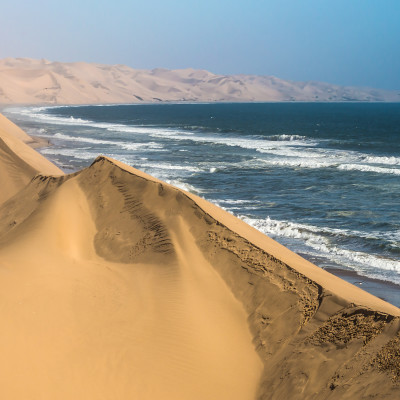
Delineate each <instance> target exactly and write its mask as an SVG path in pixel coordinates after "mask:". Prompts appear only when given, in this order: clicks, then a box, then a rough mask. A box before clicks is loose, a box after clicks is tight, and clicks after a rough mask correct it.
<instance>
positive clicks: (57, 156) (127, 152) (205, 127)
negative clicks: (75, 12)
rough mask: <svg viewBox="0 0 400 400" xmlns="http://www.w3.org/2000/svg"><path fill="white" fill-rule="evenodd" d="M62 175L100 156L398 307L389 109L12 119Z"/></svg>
mask: <svg viewBox="0 0 400 400" xmlns="http://www.w3.org/2000/svg"><path fill="white" fill-rule="evenodd" d="M3 113H4V114H5V115H6V116H7V117H9V118H10V119H11V120H12V121H14V122H15V123H17V124H18V125H19V126H20V127H21V128H23V129H24V130H25V131H26V132H27V133H28V134H30V135H33V136H40V137H43V138H46V139H47V140H49V141H50V143H51V146H49V147H44V148H41V149H40V150H39V151H40V152H41V153H42V154H43V155H44V156H45V157H47V158H48V159H50V160H52V161H53V162H54V163H55V164H57V165H58V166H59V167H60V168H61V169H63V170H64V171H65V172H73V171H76V170H78V169H81V168H83V167H86V166H88V165H90V163H91V162H92V161H93V160H94V159H95V158H96V157H97V155H99V154H104V155H108V156H110V157H113V158H116V159H118V160H120V161H123V162H125V163H127V164H129V165H132V166H134V167H135V168H138V169H140V170H142V171H144V172H147V173H149V174H151V175H153V176H155V177H157V178H159V179H162V180H164V181H166V182H168V183H171V184H172V185H175V186H177V187H180V188H182V189H185V190H187V191H190V192H192V193H195V194H197V195H199V196H201V197H204V198H205V199H207V200H209V201H211V202H212V203H214V204H216V205H218V206H220V207H222V208H224V209H225V210H227V211H229V212H230V213H232V214H234V215H236V216H237V217H239V218H241V219H243V220H244V221H245V222H247V223H248V224H250V225H252V226H254V227H255V228H257V229H259V230H260V231H261V232H263V233H265V234H267V235H268V236H270V237H272V238H274V239H275V240H277V241H278V242H280V243H281V244H283V245H284V246H286V247H288V248H289V249H291V250H293V251H295V252H296V253H299V254H300V255H302V256H303V257H304V258H306V259H308V260H310V261H311V262H313V263H315V264H316V265H318V266H320V267H322V268H325V269H327V270H329V271H330V272H334V273H335V274H337V275H339V276H341V277H343V278H344V279H347V280H348V281H350V282H352V283H353V284H355V285H358V286H360V287H362V288H364V289H366V290H368V291H370V292H372V293H373V294H375V295H377V296H379V297H381V298H384V299H386V300H388V301H390V302H391V303H393V304H395V305H397V306H400V201H399V200H400V103H393V104H391V103H333V104H332V103H251V104H247V103H246V104H238V103H233V104H228V103H219V104H169V103H167V104H147V105H146V104H135V105H112V106H68V107H64V106H63V107H12V108H7V109H5V110H3Z"/></svg>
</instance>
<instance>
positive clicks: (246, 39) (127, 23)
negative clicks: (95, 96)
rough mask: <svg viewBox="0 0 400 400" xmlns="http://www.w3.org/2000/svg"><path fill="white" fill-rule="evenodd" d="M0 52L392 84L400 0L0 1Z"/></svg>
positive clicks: (398, 77)
mask: <svg viewBox="0 0 400 400" xmlns="http://www.w3.org/2000/svg"><path fill="white" fill-rule="evenodd" d="M0 5H1V7H0V9H1V12H0V35H1V41H0V58H4V57H32V58H46V59H49V60H52V61H55V60H56V61H87V62H101V63H107V64H126V65H129V66H132V67H134V68H143V69H152V68H156V67H164V68H170V69H174V68H187V67H192V68H201V69H207V70H209V71H211V72H214V73H219V74H235V73H245V74H257V75H274V76H277V77H280V78H283V79H289V80H295V81H307V80H316V81H324V82H330V83H336V84H342V85H355V86H370V87H377V88H385V89H395V90H400V0H347V1H343V0H329V1H328V0H279V1H277V0H263V1H262V0H247V1H241V0H240V1H239V0H230V1H227V0H213V1H212V0H201V1H194V0H185V1H183V0H182V1H181V0H165V1H161V0H147V1H136V0H131V1H129V0H110V1H104V0H97V1H92V0H80V1H77V0H69V1H64V2H58V1H55V0H51V1H50V0H36V1H28V0H23V1H22V0H1V3H0Z"/></svg>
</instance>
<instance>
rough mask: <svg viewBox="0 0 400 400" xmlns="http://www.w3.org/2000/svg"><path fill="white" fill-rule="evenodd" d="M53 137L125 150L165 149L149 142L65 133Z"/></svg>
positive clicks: (160, 145) (158, 144)
mask: <svg viewBox="0 0 400 400" xmlns="http://www.w3.org/2000/svg"><path fill="white" fill-rule="evenodd" d="M53 137H55V138H56V139H61V140H66V141H71V142H80V143H91V144H99V145H107V146H116V147H120V148H122V149H125V150H138V149H154V150H157V149H163V145H162V144H160V143H156V142H147V143H128V142H117V141H114V140H103V139H93V138H89V137H82V136H69V135H64V134H63V133H56V134H55V135H54V136H53Z"/></svg>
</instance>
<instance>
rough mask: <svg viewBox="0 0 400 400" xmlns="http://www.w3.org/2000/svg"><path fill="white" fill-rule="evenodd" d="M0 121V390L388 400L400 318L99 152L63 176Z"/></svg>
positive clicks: (54, 394)
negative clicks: (86, 166)
mask: <svg viewBox="0 0 400 400" xmlns="http://www.w3.org/2000/svg"><path fill="white" fill-rule="evenodd" d="M31 144H32V138H30V137H29V136H28V135H27V134H26V133H25V132H23V131H22V130H21V129H19V128H18V127H17V126H16V125H14V124H13V123H12V122H11V121H9V120H8V119H6V118H5V117H4V116H1V115H0V183H1V187H2V189H1V191H0V287H1V291H0V293H1V295H0V296H1V301H0V315H1V317H2V320H3V328H2V330H1V331H0V338H1V339H0V343H1V344H2V354H3V357H2V358H1V361H0V370H1V374H0V377H1V378H0V379H1V384H0V396H1V397H2V398H5V399H132V398H137V399H218V400H220V399H238V400H244V399H364V398H379V399H384V398H387V399H394V398H396V397H398V396H399V395H400V309H399V308H397V307H395V306H393V305H391V304H389V303H386V302H385V301H383V300H381V299H379V298H377V297H374V296H372V295H371V294H369V293H367V292H365V291H363V290H362V289H361V288H359V287H356V286H353V285H351V284H350V283H348V282H345V281H344V280H342V279H340V278H338V277H335V276H333V275H332V274H330V273H329V272H327V271H324V270H322V269H320V268H318V267H316V266H315V265H313V264H311V263H310V262H308V261H306V260H305V259H303V258H302V257H300V256H298V255H297V254H294V253H293V252H291V251H290V250H288V249H287V248H285V247H283V246H282V245H280V244H278V243H277V242H275V241H273V240H272V239H270V238H268V237H266V236H265V235H263V234H262V233H260V232H259V231H257V230H256V229H254V228H252V227H250V226H249V225H247V224H245V223H244V222H243V221H241V220H239V219H237V218H235V217H234V216H232V215H231V214H229V213H227V212H225V211H224V210H222V209H220V208H218V207H217V206H215V205H213V204H211V203H209V202H207V201H206V200H204V199H202V198H200V197H197V196H195V195H193V194H190V193H188V192H185V191H183V190H181V189H178V188H176V187H173V186H171V185H169V184H167V183H165V182H162V181H160V180H158V179H156V178H153V177H151V176H149V175H147V174H145V173H143V172H141V171H138V170H136V169H134V168H132V167H130V166H128V165H125V164H123V163H121V162H119V161H117V160H114V159H111V158H108V157H102V156H99V157H98V158H97V159H96V160H94V162H93V163H92V165H91V166H90V167H88V168H86V169H83V170H81V171H79V172H76V173H73V174H70V175H66V174H64V173H63V172H62V171H61V170H60V169H59V168H58V167H56V166H55V165H54V164H52V163H51V162H50V161H48V160H47V159H45V158H44V157H43V156H41V155H40V154H39V153H37V152H36V151H35V150H34V149H32V147H31V146H30V145H31Z"/></svg>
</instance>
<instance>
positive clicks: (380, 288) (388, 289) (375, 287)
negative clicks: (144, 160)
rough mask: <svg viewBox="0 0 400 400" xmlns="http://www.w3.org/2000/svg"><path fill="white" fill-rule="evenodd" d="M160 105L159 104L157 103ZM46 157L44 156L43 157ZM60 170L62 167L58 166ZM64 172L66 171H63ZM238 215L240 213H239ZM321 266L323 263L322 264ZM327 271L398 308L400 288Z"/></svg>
mask: <svg viewBox="0 0 400 400" xmlns="http://www.w3.org/2000/svg"><path fill="white" fill-rule="evenodd" d="M158 104H160V103H158ZM36 139H37V140H38V142H39V143H36V142H34V143H33V144H34V146H35V147H34V148H40V147H47V145H50V146H51V140H48V141H46V140H44V139H43V138H36ZM36 146H37V147H36ZM44 157H46V155H44ZM59 168H62V166H59ZM65 172H66V171H65ZM239 214H240V212H239ZM302 256H303V257H304V258H306V259H307V258H308V257H307V255H306V254H302ZM310 258H312V259H317V258H318V257H315V256H312V257H310ZM310 261H311V262H312V263H313V262H315V263H316V264H317V265H319V263H318V262H317V261H315V260H314V261H313V260H310ZM322 264H323V262H322ZM324 269H326V270H327V271H329V272H331V273H332V274H333V275H336V276H338V277H340V278H343V279H344V280H346V281H348V282H350V283H352V284H354V285H356V286H358V287H361V288H366V290H367V291H369V292H370V293H372V294H374V295H375V296H378V297H380V298H382V299H384V300H386V301H389V302H390V303H392V304H394V305H395V306H397V307H398V306H400V295H399V294H398V290H400V286H399V285H396V284H393V283H391V282H389V281H385V280H380V279H373V278H369V277H367V276H363V275H360V274H359V273H357V272H355V271H351V270H350V269H340V268H324ZM360 282H361V283H360Z"/></svg>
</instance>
